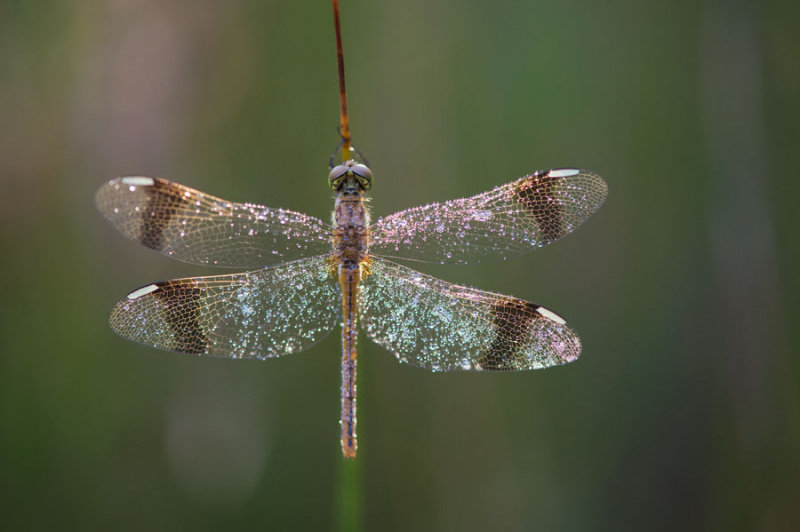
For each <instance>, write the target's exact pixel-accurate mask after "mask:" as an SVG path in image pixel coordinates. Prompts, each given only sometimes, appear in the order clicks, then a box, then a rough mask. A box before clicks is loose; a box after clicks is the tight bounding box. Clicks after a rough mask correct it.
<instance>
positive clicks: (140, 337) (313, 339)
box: [109, 256, 341, 359]
mask: <svg viewBox="0 0 800 532" xmlns="http://www.w3.org/2000/svg"><path fill="white" fill-rule="evenodd" d="M339 294H340V290H339V286H338V284H337V283H336V277H335V276H334V275H333V273H332V271H331V269H330V266H329V263H328V257H327V256H318V257H311V258H307V259H302V260H297V261H294V262H289V263H286V264H282V265H280V266H273V267H269V268H265V269H262V270H258V271H253V272H247V273H237V274H233V275H219V276H212V277H195V278H188V279H176V280H173V281H164V282H160V283H154V284H151V285H147V286H144V287H142V288H140V289H138V290H136V291H134V292H132V293H131V294H129V295H128V298H127V299H125V300H123V301H120V302H119V303H118V304H117V306H116V307H115V308H114V310H113V311H112V313H111V318H110V320H109V321H110V323H111V328H112V329H113V330H114V332H116V333H117V334H119V335H120V336H122V337H124V338H127V339H128V340H132V341H134V342H138V343H140V344H144V345H149V346H152V347H157V348H159V349H166V350H168V351H177V352H180V353H193V354H200V355H211V356H218V357H229V358H260V359H263V358H272V357H277V356H281V355H285V354H289V353H296V352H298V351H302V350H304V349H307V348H309V347H311V346H312V345H314V344H316V343H317V342H319V341H321V340H322V339H324V338H325V337H326V336H328V334H329V333H330V332H331V330H332V329H333V327H334V326H335V325H336V323H337V322H338V321H339V320H340V317H339V316H340V312H341V311H340V310H339V309H340V304H339V299H340V297H341V296H340V295H339Z"/></svg>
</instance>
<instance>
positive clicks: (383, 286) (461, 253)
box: [96, 158, 608, 458]
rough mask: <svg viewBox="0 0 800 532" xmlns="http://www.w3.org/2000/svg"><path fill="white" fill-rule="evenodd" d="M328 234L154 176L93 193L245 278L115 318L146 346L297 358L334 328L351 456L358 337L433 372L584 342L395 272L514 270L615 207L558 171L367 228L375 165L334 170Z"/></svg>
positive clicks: (117, 220)
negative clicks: (445, 267)
mask: <svg viewBox="0 0 800 532" xmlns="http://www.w3.org/2000/svg"><path fill="white" fill-rule="evenodd" d="M331 166H332V168H331V169H330V172H329V175H328V183H329V186H330V189H331V190H332V191H333V193H334V194H335V205H334V209H333V212H332V220H331V223H330V224H328V223H325V222H323V221H322V220H320V219H318V218H315V217H313V216H309V215H307V214H302V213H299V212H294V211H290V210H284V209H279V208H272V207H266V206H262V205H257V204H252V203H236V202H232V201H228V200H224V199H221V198H218V197H215V196H212V195H209V194H206V193H203V192H200V191H198V190H195V189H193V188H190V187H187V186H184V185H180V184H178V183H174V182H170V181H167V180H165V179H160V178H151V177H121V178H117V179H113V180H111V181H109V182H107V183H106V184H105V185H103V186H102V187H101V188H100V189H99V191H98V192H97V194H96V204H97V207H98V209H99V210H100V212H101V213H102V214H103V215H104V216H105V218H107V219H108V220H109V221H110V222H111V224H112V225H113V226H114V227H115V228H116V229H118V230H119V231H120V232H121V233H122V234H123V235H125V236H126V237H128V238H130V239H131V240H134V241H136V242H139V243H140V244H142V245H144V246H146V247H148V248H150V249H153V250H156V251H158V252H160V253H162V254H164V255H166V256H168V257H172V258H174V259H177V260H180V261H184V262H187V263H192V264H200V265H208V266H220V267H231V268H241V269H243V270H246V271H245V272H244V273H234V274H229V275H215V276H207V277H191V278H185V279H176V280H170V281H163V282H156V283H152V284H148V285H145V286H143V287H141V288H139V289H137V290H134V291H133V292H131V293H130V294H128V296H127V297H126V298H125V299H123V300H122V301H120V302H119V303H118V304H117V305H116V306H115V307H114V309H113V311H112V312H111V316H110V324H111V328H112V329H113V330H114V331H115V332H116V333H117V334H119V335H120V336H122V337H124V338H126V339H129V340H132V341H134V342H138V343H140V344H144V345H148V346H152V347H156V348H160V349H165V350H168V351H176V352H180V353H190V354H195V355H208V356H214V357H226V358H234V359H269V358H275V357H280V356H283V355H288V354H291V353H298V352H300V351H303V350H306V349H308V348H310V347H311V346H313V345H315V344H317V343H319V342H320V341H322V340H323V339H324V338H326V337H327V336H328V335H329V334H330V333H331V332H332V331H333V330H334V328H336V326H337V325H339V326H340V327H341V341H342V358H341V373H342V385H341V418H340V429H341V434H340V440H341V447H342V452H343V455H344V456H345V457H346V458H353V457H355V455H356V450H357V438H356V361H357V336H358V331H359V322H360V327H361V328H362V329H363V331H364V332H365V333H366V335H367V336H368V337H369V338H370V339H372V340H373V341H374V342H376V343H377V344H379V345H380V346H382V347H384V348H385V349H387V350H388V351H390V352H391V353H393V354H394V355H395V357H397V360H399V361H400V362H401V363H405V364H410V365H412V366H416V367H420V368H424V369H428V370H431V371H437V372H438V371H441V372H444V371H492V372H495V371H496V372H503V371H521V370H532V369H541V368H547V367H551V366H558V365H562V364H566V363H568V362H572V361H574V360H576V359H577V358H578V357H579V355H580V353H581V341H580V338H579V337H578V335H577V334H576V333H575V331H574V330H573V329H572V328H570V327H569V326H568V325H567V323H566V321H565V320H564V319H563V318H562V317H561V316H560V315H558V314H556V313H555V312H553V311H552V310H549V309H547V308H545V307H542V306H540V305H537V304H535V303H531V302H529V301H525V300H523V299H518V298H516V297H512V296H508V295H502V294H497V293H493V292H487V291H483V290H478V289H474V288H469V287H466V286H460V285H457V284H453V283H449V282H446V281H443V280H440V279H437V278H435V277H432V276H430V275H426V274H424V273H421V272H418V271H416V270H414V269H412V268H409V267H408V266H405V265H403V264H400V263H398V262H395V261H396V260H398V259H399V260H410V261H421V262H432V263H441V264H471V263H478V262H486V261H491V260H505V259H509V258H512V257H516V256H519V255H522V254H524V253H527V252H529V251H531V250H534V249H537V248H540V247H542V246H545V245H547V244H550V243H552V242H555V241H556V240H559V239H560V238H562V237H563V236H565V235H567V234H569V233H572V232H573V231H574V230H575V229H577V228H578V227H579V226H580V225H581V224H582V223H583V222H584V221H586V220H587V219H588V218H589V217H591V216H592V215H593V214H594V213H595V212H596V211H597V210H598V209H599V208H600V206H601V205H602V204H603V202H604V201H605V199H606V196H607V193H608V188H607V185H606V182H605V181H604V180H603V179H602V178H601V177H600V176H598V175H596V174H594V173H592V172H589V171H586V170H580V169H577V168H556V169H550V170H545V171H540V172H535V173H533V174H531V175H527V176H524V177H522V178H520V179H517V180H516V181H513V182H510V183H507V184H505V185H502V186H497V187H495V188H493V189H492V190H489V191H487V192H484V193H482V194H477V195H474V196H471V197H467V198H461V199H451V200H449V201H444V202H441V203H431V204H428V205H424V206H419V207H414V208H410V209H407V210H403V211H400V212H396V213H394V214H391V215H388V216H385V217H382V218H379V219H378V220H377V221H375V222H374V223H373V222H372V221H371V220H370V210H369V208H368V205H367V203H366V199H367V194H368V191H370V189H371V188H372V184H373V176H372V171H371V170H370V168H369V167H368V166H367V165H366V164H365V163H364V161H363V160H360V158H358V159H357V158H352V159H349V160H347V161H346V162H344V163H343V164H339V165H336V166H333V164H331Z"/></svg>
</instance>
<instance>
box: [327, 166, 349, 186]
mask: <svg viewBox="0 0 800 532" xmlns="http://www.w3.org/2000/svg"><path fill="white" fill-rule="evenodd" d="M347 172H349V168H347V166H345V165H343V164H340V165H339V166H335V167H334V168H333V169H331V171H330V173H329V174H328V183H329V184H330V186H331V188H334V189H335V188H339V186H340V185H341V184H342V181H344V176H345V175H347Z"/></svg>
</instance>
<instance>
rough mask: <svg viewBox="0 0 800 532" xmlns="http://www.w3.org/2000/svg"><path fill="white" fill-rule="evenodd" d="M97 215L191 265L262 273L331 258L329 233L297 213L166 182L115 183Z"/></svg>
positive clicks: (100, 198)
mask: <svg viewBox="0 0 800 532" xmlns="http://www.w3.org/2000/svg"><path fill="white" fill-rule="evenodd" d="M95 199H96V203H97V208H98V209H99V210H100V212H101V213H103V216H105V217H106V218H108V220H109V221H110V222H111V224H112V225H113V226H114V227H116V228H117V229H119V231H120V232H121V233H122V234H123V235H125V236H127V237H128V238H130V239H131V240H135V241H136V242H140V243H141V244H143V245H145V246H147V247H149V248H151V249H155V250H156V251H159V252H161V253H163V254H164V255H168V256H170V257H173V258H175V259H178V260H181V261H184V262H190V263H193V264H210V265H215V266H226V267H238V268H260V267H262V266H265V265H267V264H274V263H277V262H283V261H286V260H292V259H297V258H300V257H307V256H313V255H319V254H322V253H325V252H326V251H329V250H330V246H331V244H330V229H329V228H328V227H327V226H326V225H325V224H324V223H323V222H322V221H321V220H319V219H317V218H314V217H312V216H307V215H305V214H302V213H297V212H292V211H287V210H283V209H272V208H269V207H262V206H260V205H253V204H250V203H233V202H230V201H226V200H223V199H220V198H217V197H214V196H210V195H208V194H204V193H203V192H200V191H198V190H195V189H193V188H189V187H186V186H183V185H179V184H177V183H172V182H170V181H167V180H165V179H157V178H150V177H120V178H118V179H114V180H112V181H109V182H108V183H106V184H105V185H103V186H102V187H101V188H100V190H98V191H97V195H96V198H95Z"/></svg>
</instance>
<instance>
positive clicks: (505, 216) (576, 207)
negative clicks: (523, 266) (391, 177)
mask: <svg viewBox="0 0 800 532" xmlns="http://www.w3.org/2000/svg"><path fill="white" fill-rule="evenodd" d="M607 193H608V187H607V185H606V182H605V181H604V180H603V178H602V177H600V176H598V175H596V174H593V173H591V172H588V171H585V170H577V169H571V168H562V169H554V170H547V171H544V172H537V173H535V174H533V175H529V176H526V177H523V178H521V179H518V180H517V181H514V182H513V183H508V184H506V185H503V186H500V187H496V188H495V189H494V190H490V191H488V192H484V193H483V194H478V195H477V196H472V197H470V198H462V199H455V200H450V201H447V202H444V203H432V204H430V205H424V206H421V207H415V208H412V209H408V210H405V211H400V212H397V213H395V214H392V215H390V216H387V217H385V218H381V219H380V220H378V221H377V222H376V223H375V225H374V226H373V227H372V228H371V229H370V231H371V236H370V251H371V252H372V253H374V254H378V255H382V256H384V257H397V258H402V259H410V260H419V261H425V262H439V263H442V264H445V263H468V262H469V263H476V262H485V261H491V260H503V259H507V258H509V257H514V256H517V255H521V254H523V253H527V252H528V251H530V250H532V249H535V248H538V247H542V246H544V245H546V244H549V243H551V242H555V241H556V240H558V239H559V238H561V237H563V236H564V235H567V234H569V233H571V232H572V231H574V230H575V229H577V228H578V226H580V225H581V224H582V223H583V222H585V221H586V220H587V219H588V218H589V217H591V216H592V214H594V213H595V211H597V209H599V208H600V206H601V205H602V204H603V202H604V201H605V199H606V195H607Z"/></svg>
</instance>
